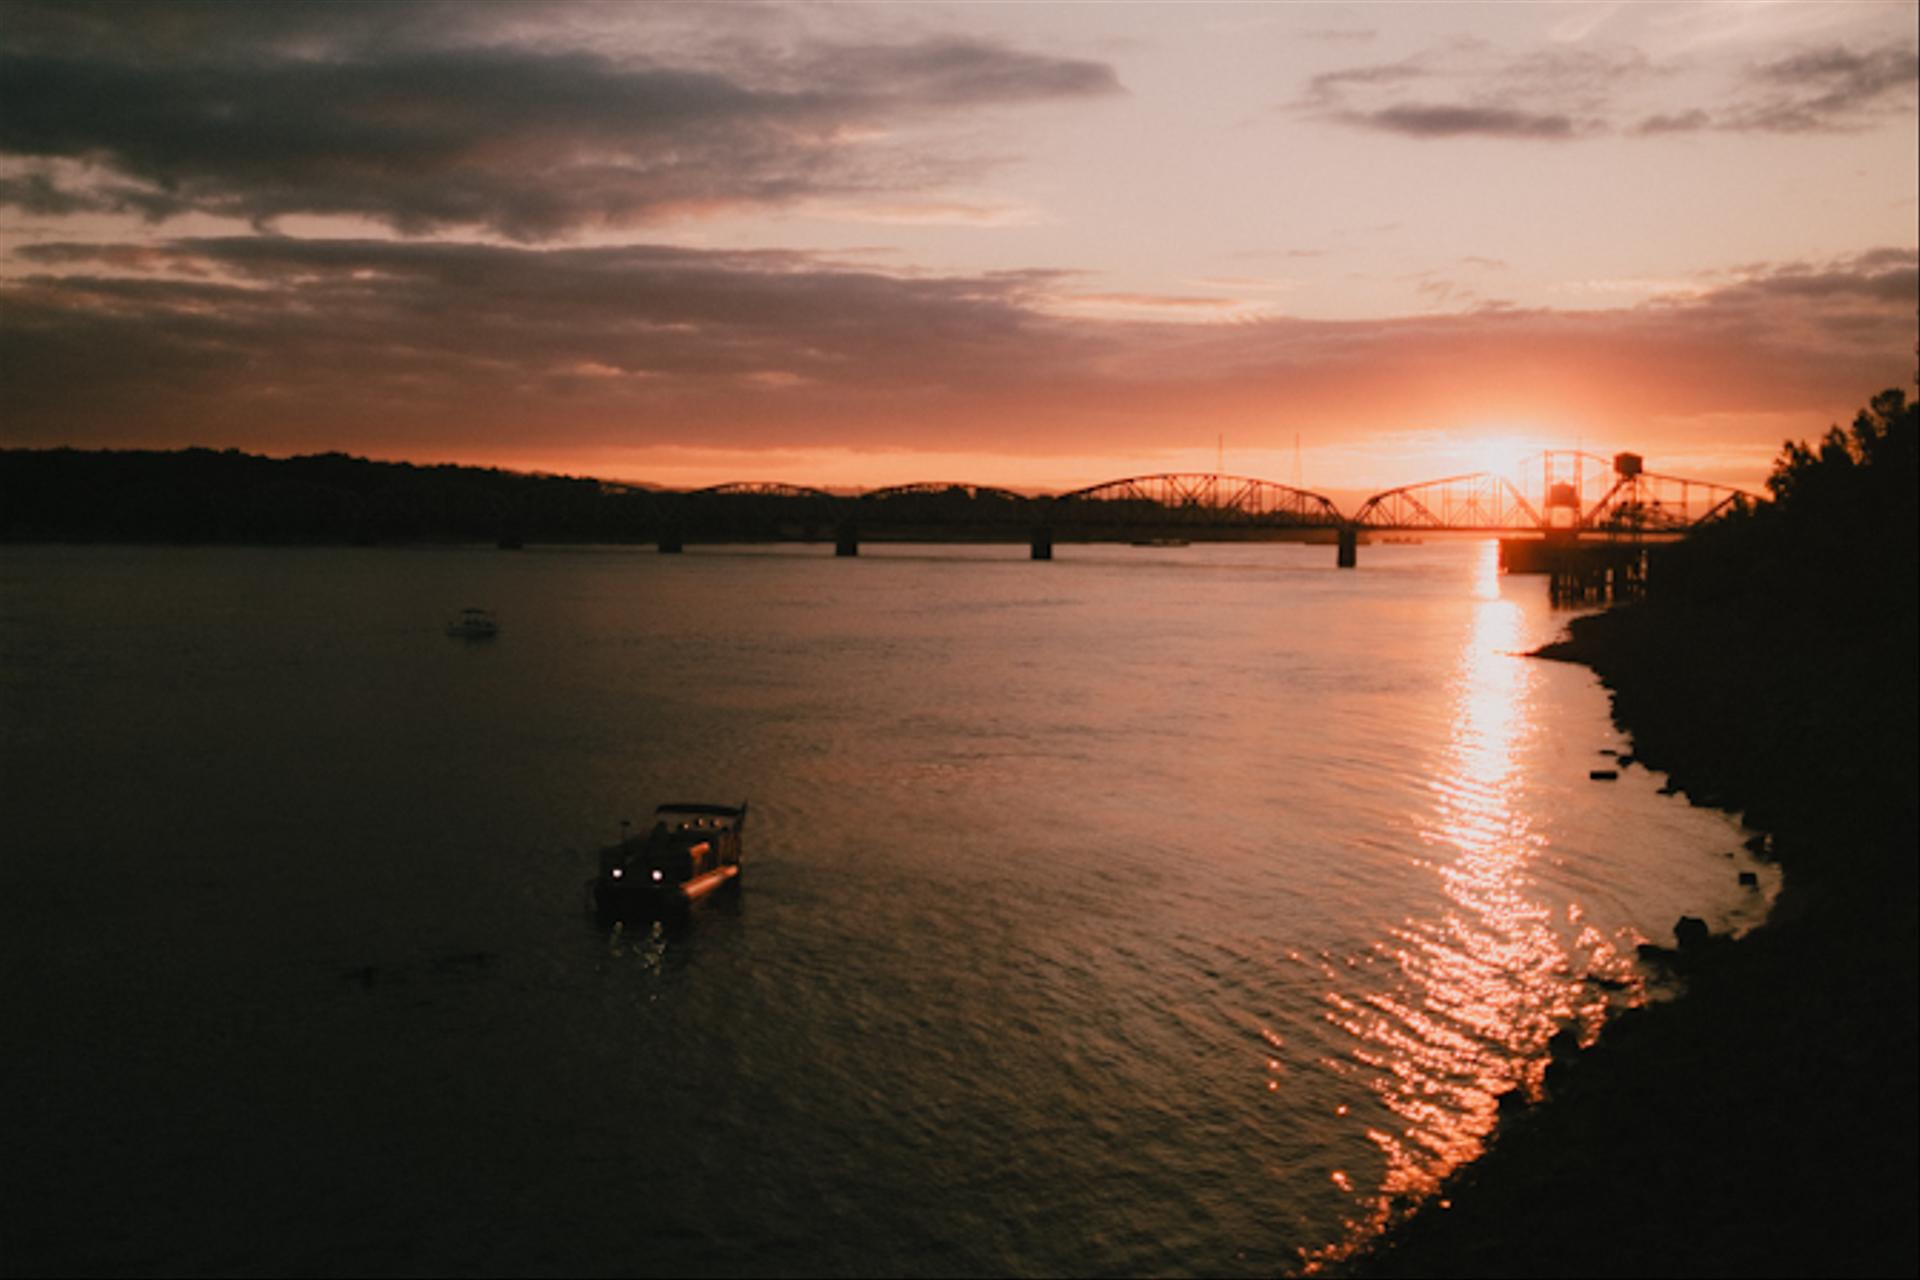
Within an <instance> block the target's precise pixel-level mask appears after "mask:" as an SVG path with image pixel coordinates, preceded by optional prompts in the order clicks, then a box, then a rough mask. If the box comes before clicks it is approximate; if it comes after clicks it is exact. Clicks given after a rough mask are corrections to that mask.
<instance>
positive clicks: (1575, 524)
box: [648, 450, 1759, 567]
mask: <svg viewBox="0 0 1920 1280" xmlns="http://www.w3.org/2000/svg"><path fill="white" fill-rule="evenodd" d="M648 497H649V499H650V500H651V501H652V503H653V504H654V507H655V523H656V525H657V527H658V529H659V531H660V532H659V547H660V550H662V551H669V552H671V551H678V550H680V549H681V548H682V547H683V546H684V545H685V544H686V543H687V542H688V541H696V542H754V541H825V540H827V539H829V538H831V539H832V541H833V542H834V545H835V550H836V553H837V554H839V555H845V556H851V555H857V554H859V547H860V543H861V541H862V540H868V541H938V542H956V541H963V542H964V541H972V542H1016V543H1017V542H1026V543H1028V544H1029V546H1030V547H1031V549H1032V555H1033V558H1035V559H1039V560H1045V559H1051V558H1052V555H1053V546H1054V543H1055V542H1056V541H1060V542H1133V543H1150V544H1151V543H1166V542H1187V541H1229V540H1261V539H1266V540H1277V539H1295V540H1298V539H1308V540H1324V541H1327V542H1329V543H1332V544H1334V545H1335V546H1336V547H1337V548H1338V550H1337V552H1336V562H1337V563H1338V564H1339V565H1340V566H1341V567H1352V566H1353V565H1354V564H1355V563H1356V562H1357V558H1358V551H1357V548H1358V546H1359V542H1360V539H1361V537H1362V535H1363V534H1369V533H1375V532H1379V533H1390V532H1406V533H1492V534H1499V535H1504V537H1503V542H1502V546H1503V554H1504V553H1505V551H1506V549H1507V547H1508V546H1509V545H1510V544H1511V545H1514V546H1520V545H1521V544H1522V542H1523V541H1526V542H1532V543H1537V544H1540V545H1542V546H1545V545H1556V546H1563V545H1569V544H1578V543H1580V542H1581V541H1582V540H1585V541H1587V542H1590V543H1591V542H1598V541H1605V542H1609V543H1615V544H1618V543H1631V544H1636V545H1638V544H1644V543H1646V542H1649V541H1659V540H1665V539H1671V538H1674V537H1678V536H1680V535H1681V534H1684V533H1685V532H1686V531H1687V530H1689V529H1692V528H1694V527H1696V526H1698V525H1700V524H1702V523H1705V522H1707V521H1710V520H1714V519H1718V518H1720V517H1721V516H1724V515H1726V514H1727V513H1729V512H1732V511H1737V510H1743V509H1745V508H1747V507H1749V506H1750V505H1752V504H1753V503H1755V502H1757V501H1759V499H1757V498H1756V497H1754V495H1752V494H1748V493H1745V492H1743V491H1741V490H1738V489H1733V488H1729V487H1727V486H1725V485H1716V484H1708V483H1705V482H1702V481H1698V480H1687V479H1683V478H1680V477H1677V476H1667V475H1660V474H1657V473H1654V472H1650V471H1648V470H1646V469H1645V467H1644V466H1643V465H1642V459H1641V458H1640V456H1639V455H1637V454H1632V453H1620V454H1616V455H1614V456H1613V457H1612V458H1611V459H1608V458H1603V457H1599V456H1596V455H1594V454H1588V453H1581V452H1574V451H1568V450H1553V451H1549V452H1546V453H1542V454H1539V455H1536V456H1535V457H1533V458H1531V459H1528V460H1527V461H1526V462H1525V463H1523V464H1522V465H1521V466H1520V468H1519V469H1518V470H1517V471H1516V472H1515V473H1514V474H1513V475H1503V474H1500V473H1497V472H1492V471H1483V472H1475V473H1472V474H1470V475H1460V476H1448V477H1445V478H1443V479H1439V480H1427V481H1422V482H1420V483H1418V484H1409V485H1401V486H1399V487H1397V488H1393V489H1386V490H1383V491H1381V492H1379V493H1376V494H1374V495H1373V496H1371V497H1369V498H1368V499H1367V500H1366V501H1365V502H1363V503H1362V504H1361V505H1360V507H1359V509H1358V510H1357V511H1356V512H1355V514H1354V515H1352V516H1351V517H1349V516H1347V515H1345V514H1344V513H1342V512H1341V510H1340V508H1339V507H1338V506H1337V505H1336V504H1335V503H1334V502H1333V500H1332V499H1330V498H1328V497H1326V496H1325V495H1322V494H1319V493H1315V492H1312V491H1310V490H1306V489H1300V488H1296V487H1294V486H1291V485H1284V484H1279V483H1276V482H1274V481H1271V480H1261V479H1255V478H1252V477H1247V476H1231V475H1219V474H1213V473H1204V472H1201V473H1196V472H1166V473H1159V474H1154V475H1141V476H1127V477H1124V478H1122V479H1118V480H1108V481H1104V482H1102V483H1100V484H1095V485H1089V486H1087V487H1086V488H1083V489H1075V490H1073V491H1071V492H1069V493H1062V494H1053V495H1028V494H1021V493H1017V492H1015V491H1013V490H1011V489H1002V488H997V487H994V486H991V485H980V484H972V483H964V482H930V481H923V482H918V483H913V484H903V485H892V486H889V487H887V488H884V489H873V490H868V491H866V492H863V493H859V494H854V495H847V494H834V493H830V492H828V491H827V490H824V489H819V488H814V487H811V486H807V485H796V484H786V483H777V482H740V483H733V484H722V485H711V486H708V487H707V488H704V489H694V490H688V491H678V492H673V491H654V492H652V493H650V494H649V495H648ZM1516 554H1519V553H1516Z"/></svg>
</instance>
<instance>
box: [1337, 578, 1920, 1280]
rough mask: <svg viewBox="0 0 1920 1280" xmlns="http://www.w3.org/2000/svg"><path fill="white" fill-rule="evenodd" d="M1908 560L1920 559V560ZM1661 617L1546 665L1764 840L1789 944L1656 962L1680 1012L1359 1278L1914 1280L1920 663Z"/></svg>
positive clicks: (1521, 1131)
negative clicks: (1580, 666)
mask: <svg viewBox="0 0 1920 1280" xmlns="http://www.w3.org/2000/svg"><path fill="white" fill-rule="evenodd" d="M1909 554H1910V553H1909ZM1885 622H1886V624H1887V625H1884V626H1878V627H1867V628H1860V627H1847V628H1838V629H1836V628H1834V627H1832V626H1830V625H1827V620H1826V619H1823V618H1821V617H1819V616H1817V611H1812V615H1810V616H1798V617H1796V616H1791V615H1786V616H1778V617H1773V618H1770V619H1769V620H1767V621H1766V622H1764V623H1761V624H1756V623H1755V621H1754V619H1753V618H1752V617H1750V616H1746V615H1742V614H1738V613H1735V612H1730V611H1728V610H1725V609H1720V608H1701V607H1696V606H1694V605H1693V604H1689V603H1679V602H1673V601H1669V602H1649V603H1643V604H1639V605H1635V606H1631V607H1626V608H1619V609H1615V610H1612V611H1609V612H1607V613H1602V614H1596V615H1593V616H1589V617H1583V618H1578V619H1575V620H1574V622H1573V624H1572V625H1571V627H1570V634H1569V636H1568V638H1567V639H1566V640H1564V641H1562V642H1559V643H1557V644H1554V645H1549V646H1547V647H1546V648H1545V649H1543V650H1541V651H1540V652H1539V653H1538V654H1537V655H1536V656H1539V657H1542V658H1549V659H1558V660H1563V661H1575V662H1581V663H1584V664H1586V665H1588V666H1590V667H1592V668H1593V669H1594V670H1595V671H1596V672H1597V673H1598V674H1599V676H1600V678H1601V680H1602V681H1603V682H1604V683H1605V684H1606V685H1607V687H1608V688H1609V689H1610V690H1611V692H1612V697H1613V706H1614V716H1615V719H1616V721H1617V722H1618V723H1619V724H1620V725H1621V727H1622V728H1624V729H1625V730H1626V731H1627V732H1629V733H1630V734H1631V735H1632V738H1633V753H1634V757H1635V758H1636V759H1637V760H1638V761H1639V763H1641V764H1644V765H1646V766H1647V767H1650V768H1654V769H1658V770H1661V771H1663V772H1665V773H1667V774H1668V776H1669V778H1670V781H1671V785H1672V786H1673V787H1674V788H1675V789H1676V790H1679V791H1683V792H1685V793H1686V795H1687V796H1688V798H1689V799H1690V800H1692V801H1693V802H1694V803H1697V804H1706V805H1714V806H1718V807H1724V808H1728V809H1732V810H1736V811H1739V812H1742V813H1743V814H1744V816H1745V820H1746V822H1747V823H1748V824H1749V825H1750V826H1753V827H1755V828H1757V829H1759V830H1762V831H1765V832H1766V833H1768V836H1769V840H1768V850H1769V852H1770V854H1771V855H1772V856H1775V857H1777V858H1778V860H1779V861H1780V863H1781V865H1782V871H1783V874H1784V877H1785V882H1786V888H1785V890H1784V891H1783V893H1782V895H1781V897H1780V899H1779V901H1778V902H1777V904H1776V906H1775V909H1774V911H1773V914H1772V917H1771V918H1770V920H1769V923H1768V924H1767V926H1766V927H1765V928H1763V929H1760V930H1757V931H1755V932H1754V933H1752V934H1750V935H1749V936H1747V937H1745V938H1743V939H1741V940H1739V941H1737V942H1736V941H1733V940H1731V939H1725V938H1708V939H1705V940H1704V941H1703V940H1699V939H1697V938H1694V939H1690V940H1689V942H1688V945H1685V946H1683V947H1676V948H1674V949H1670V950H1669V949H1664V948H1663V949H1659V950H1657V951H1655V952H1654V953H1653V954H1651V955H1649V957H1648V961H1649V963H1652V964H1658V965H1663V966H1665V967H1667V968H1669V969H1671V971H1672V972H1673V974H1674V976H1675V977H1676V978H1678V979H1679V981H1680V982H1681V984H1682V985H1683V987H1684V994H1683V995H1682V997H1681V998H1680V999H1678V1000H1675V1001H1672V1002H1669V1003H1664V1004H1659V1005H1654V1006H1649V1007H1646V1008H1642V1009H1638V1010H1635V1011H1633V1012H1631V1013H1629V1014H1627V1015H1626V1016H1624V1017H1622V1018H1621V1019H1619V1020H1618V1021H1617V1022H1616V1023H1614V1024H1613V1025H1611V1026H1610V1027H1609V1028H1608V1029H1607V1030H1606V1032H1605V1033H1604V1034H1603V1035H1602V1037H1601V1039H1600V1041H1599V1042H1598V1043H1597V1044H1595V1045H1594V1046H1593V1047H1591V1048H1590V1049H1588V1050H1586V1051H1584V1052H1580V1053H1576V1054H1572V1055H1569V1056H1567V1057H1565V1058H1563V1059H1561V1060H1559V1061H1556V1063H1555V1064H1554V1065H1553V1066H1552V1067H1551V1068H1550V1070H1549V1073H1548V1076H1547V1098H1546V1100H1545V1101H1544V1102H1543V1103H1542V1104H1540V1105H1536V1106H1530V1107H1529V1106H1524V1105H1522V1106H1516V1107H1511V1108H1505V1109H1503V1114H1502V1120H1501V1124H1500V1127H1499V1131H1498V1133H1497V1134H1496V1136H1495V1138H1494V1140H1493V1141H1492V1143H1491V1144H1490V1146H1489V1149H1488V1151H1487V1153H1486V1154H1485V1155H1484V1156H1483V1157H1482V1158H1481V1159H1480V1160H1478V1161H1476V1162H1475V1163H1473V1164H1472V1165H1470V1166H1468V1167H1466V1168H1464V1169H1462V1170H1460V1171H1459V1172H1458V1173H1457V1174H1456V1175H1455V1176H1454V1177H1453V1178H1452V1179H1451V1180H1450V1181H1449V1183H1448V1184H1447V1185H1446V1186H1445V1187H1444V1188H1443V1189H1442V1190H1441V1192H1440V1193H1439V1194H1438V1195H1436V1196H1435V1197H1434V1198H1432V1199H1431V1200H1429V1201H1428V1202H1427V1203H1426V1204H1425V1205H1423V1206H1422V1207H1421V1208H1420V1209H1419V1210H1417V1211H1416V1212H1415V1213H1414V1214H1413V1215H1412V1216H1411V1217H1409V1218H1407V1219H1405V1220H1403V1221H1401V1222H1399V1223H1397V1224H1396V1225H1395V1226H1394V1227H1393V1228H1392V1229H1390V1230H1389V1231H1388V1232H1387V1233H1386V1234H1385V1235H1384V1236H1382V1237H1381V1238H1379V1239H1378V1240H1377V1241H1376V1242H1374V1244H1373V1245H1372V1246H1371V1247H1370V1248H1368V1249H1367V1250H1366V1251H1365V1252H1363V1253H1361V1254H1360V1255H1358V1256H1356V1257H1355V1258H1353V1259H1351V1260H1350V1261H1349V1262H1347V1263H1346V1264H1344V1265H1343V1266H1341V1267H1340V1268H1339V1270H1340V1271H1341V1272H1343V1273H1345V1274H1351V1275H1361V1276H1403V1275H1422V1276H1428V1275H1476V1276H1506V1275H1512V1276H1549V1275H1582V1276H1587V1275H1740V1276H1759V1275H1823V1276H1827V1275H1902V1276H1905V1275H1912V1274H1915V1273H1916V1270H1917V1269H1920V1248H1917V1247H1916V1220H1917V1219H1920V1209H1916V1205H1917V1204H1920V1188H1917V1185H1916V1184H1917V1179H1916V1136H1915V1135H1916V1122H1915V1097H1916V1078H1917V1075H1916V1040H1917V1039H1920V1036H1917V1033H1916V1015H1915V1009H1916V1004H1917V1003H1920V1002H1917V1001H1916V991H1915V986H1916V981H1915V977H1916V954H1917V949H1916V939H1917V937H1920V934H1917V932H1916V927H1915V926H1916V902H1917V901H1920V894H1916V883H1915V874H1914V872H1915V838H1916V837H1915V821H1914V812H1915V806H1914V787H1915V784H1914V781H1913V780H1914V778H1915V776H1916V769H1915V763H1914V759H1915V731H1914V726H1915V712H1914V707H1915V699H1914V683H1915V651H1916V649H1915V641H1914V635H1913V626H1912V621H1911V611H1910V610H1909V611H1904V612H1903V611H1901V610H1899V609H1896V610H1894V611H1893V613H1892V615H1891V616H1890V617H1888V618H1887V619H1885Z"/></svg>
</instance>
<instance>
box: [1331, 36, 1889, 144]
mask: <svg viewBox="0 0 1920 1280" xmlns="http://www.w3.org/2000/svg"><path fill="white" fill-rule="evenodd" d="M1679 70H1680V68H1679V67H1678V66H1677V65H1666V64H1662V63H1660V62H1658V61H1656V60H1655V59H1653V58H1651V57H1649V56H1648V55H1646V54H1645V53H1643V52H1641V51H1639V50H1636V49H1633V48H1630V47H1607V46H1593V47H1570V48H1559V47H1556V48H1547V49H1535V50H1530V51H1526V52H1521V53H1507V52H1504V51H1501V50H1497V49H1495V48H1493V47H1491V46H1490V45H1487V44H1485V43H1484V42H1480V41H1456V42H1454V43H1451V44H1448V45H1443V46H1440V47H1436V48H1433V49H1430V50H1427V51H1425V52H1423V53H1420V54H1417V55H1414V56H1413V57H1409V58H1403V59H1400V60H1398V61H1395V62H1383V63H1372V64H1366V65H1361V66H1353V67H1344V68H1341V69H1338V70H1335V71H1329V72H1323V73H1322V74H1320V75H1318V76H1315V77H1313V79H1312V80H1311V81H1309V82H1308V85H1307V91H1306V93H1305V94H1304V95H1303V96H1302V98H1301V99H1300V100H1299V101H1298V102H1296V103H1295V104H1294V105H1295V109H1296V110H1299V111H1302V112H1304V113H1306V114H1308V115H1310V116H1313V117H1317V118H1319V119H1323V120H1326V121H1329V122H1331V123H1335V124H1340V125H1345V126H1349V127H1352V128H1359V129H1366V130H1371V131H1374V132H1380V133H1391V134H1398V135H1401V136H1403V137H1410V138H1419V139H1438V138H1458V137H1482V138H1497V139H1509V140H1516V139H1517V140H1523V141H1545V142H1567V141H1575V140H1578V139H1583V138H1597V137H1603V136H1608V135H1625V136H1630V137H1652V136H1664V135H1671V134H1676V133H1693V132H1700V131H1705V130H1715V131H1723V132H1733V133H1773V134H1808V133H1841V132H1847V131H1850V130H1853V129H1858V128H1863V127H1866V126H1867V125H1870V124H1872V123H1873V122H1875V121H1877V120H1880V119H1883V118H1886V117H1889V116H1894V115H1898V114H1900V113H1902V112H1906V111H1910V110H1911V109H1912V105H1913V102H1914V99H1915V86H1916V82H1917V81H1920V49H1917V48H1916V46H1915V44H1914V42H1913V41H1912V40H1910V39H1906V38H1902V39H1900V40H1897V41H1895V42H1893V43H1887V44H1881V45H1878V46H1873V47H1867V48H1852V47H1849V46H1846V45H1841V44H1828V45H1819V46H1813V47H1808V48H1803V49H1800V50H1798V51H1796V52H1793V53H1790V54H1786V55H1784V56H1779V57H1774V58H1769V59H1765V60H1761V61H1759V62H1753V63H1747V64H1743V65H1741V66H1738V67H1736V68H1734V69H1732V70H1731V71H1730V72H1729V73H1728V75H1727V76H1726V77H1725V81H1726V82H1725V85H1724V87H1723V89H1722V90H1721V92H1720V93H1719V94H1717V95H1716V96H1714V97H1713V98H1711V99H1709V100H1705V101H1687V102H1684V103H1683V104H1679V105H1669V106H1665V107H1663V108H1661V109H1659V110H1647V109H1645V107H1644V106H1642V105H1641V104H1642V103H1643V102H1644V101H1646V100H1647V99H1648V98H1649V97H1662V96H1671V95H1672V94H1674V93H1675V92H1679V91H1677V90H1674V89H1672V88H1671V87H1670V86H1669V85H1668V83H1667V82H1670V81H1672V80H1674V79H1675V78H1676V76H1677V74H1678V72H1679ZM1698 91H1699V90H1698V89H1697V88H1695V89H1692V90H1688V91H1687V92H1691V93H1697V92H1698Z"/></svg>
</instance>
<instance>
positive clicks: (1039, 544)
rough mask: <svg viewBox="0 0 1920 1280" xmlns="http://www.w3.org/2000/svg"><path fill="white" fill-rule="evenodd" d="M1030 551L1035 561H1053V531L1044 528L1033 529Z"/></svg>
mask: <svg viewBox="0 0 1920 1280" xmlns="http://www.w3.org/2000/svg"><path fill="white" fill-rule="evenodd" d="M1032 550H1033V558H1034V559H1035V560H1051V559H1053V530H1051V529H1044V528H1043V529H1035V530H1034V531H1033V542H1032Z"/></svg>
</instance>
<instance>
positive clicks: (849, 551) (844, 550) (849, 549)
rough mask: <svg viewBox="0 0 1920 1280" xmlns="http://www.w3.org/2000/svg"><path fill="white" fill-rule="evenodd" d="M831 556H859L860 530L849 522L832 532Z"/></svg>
mask: <svg viewBox="0 0 1920 1280" xmlns="http://www.w3.org/2000/svg"><path fill="white" fill-rule="evenodd" d="M833 554H835V555H836V556H857V555H859V554H860V530H859V529H858V528H856V527H855V526H854V524H853V522H852V521H851V520H849V521H848V522H847V523H845V524H843V525H841V526H840V527H839V529H837V530H835V531H834V536H833Z"/></svg>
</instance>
